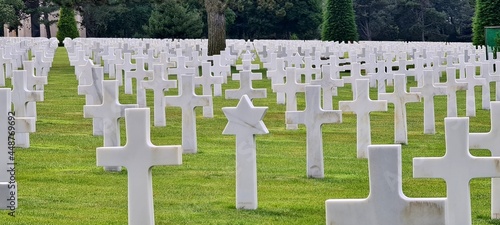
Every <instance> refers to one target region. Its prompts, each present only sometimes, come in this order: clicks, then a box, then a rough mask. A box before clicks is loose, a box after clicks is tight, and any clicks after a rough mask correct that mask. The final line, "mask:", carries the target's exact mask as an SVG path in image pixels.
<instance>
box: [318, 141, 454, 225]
mask: <svg viewBox="0 0 500 225" xmlns="http://www.w3.org/2000/svg"><path fill="white" fill-rule="evenodd" d="M368 149H369V155H368V168H369V174H370V194H369V195H368V198H366V199H331V200H327V201H326V203H325V205H326V224H335V225H356V224H359V225H361V224H363V225H364V224H366V225H368V224H373V225H375V224H376V225H443V224H444V223H445V199H443V198H408V197H406V196H405V195H404V193H403V188H402V169H401V146H400V145H371V146H369V147H368Z"/></svg>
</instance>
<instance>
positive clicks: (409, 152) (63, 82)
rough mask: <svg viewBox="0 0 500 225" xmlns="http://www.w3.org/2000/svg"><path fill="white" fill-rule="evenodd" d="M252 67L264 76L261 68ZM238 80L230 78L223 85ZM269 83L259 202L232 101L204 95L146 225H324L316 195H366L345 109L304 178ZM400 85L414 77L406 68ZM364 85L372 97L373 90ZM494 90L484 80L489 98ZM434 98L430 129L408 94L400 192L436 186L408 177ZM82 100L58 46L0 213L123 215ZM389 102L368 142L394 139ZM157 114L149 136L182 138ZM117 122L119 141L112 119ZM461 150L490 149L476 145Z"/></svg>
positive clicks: (302, 154)
mask: <svg viewBox="0 0 500 225" xmlns="http://www.w3.org/2000/svg"><path fill="white" fill-rule="evenodd" d="M261 72H264V77H265V71H261ZM343 75H347V74H343ZM238 85H239V84H238V83H237V81H230V82H229V84H227V85H224V86H223V87H224V89H228V88H230V89H234V88H237V87H238ZM270 86H271V85H270V81H269V80H268V79H263V80H262V81H254V88H267V91H268V98H267V99H255V100H254V101H253V103H254V105H255V106H267V107H269V109H268V111H267V114H266V115H265V117H264V122H265V124H266V126H267V128H268V129H269V131H270V133H269V134H267V135H258V136H257V137H256V138H257V165H258V199H259V208H258V209H257V210H254V211H246V210H237V209H235V137H234V136H231V135H222V131H223V129H224V127H225V125H226V123H227V119H226V117H225V116H224V114H223V113H222V110H221V108H222V107H234V106H236V104H237V103H238V100H226V99H225V98H224V97H214V99H213V102H214V114H215V116H214V118H203V117H202V109H201V108H197V109H196V112H197V133H198V153H197V154H188V155H183V163H182V165H181V166H157V167H154V168H153V192H154V206H155V222H156V224H323V223H325V206H324V205H325V200H327V199H335V198H337V199H344V198H347V199H350V198H353V199H354V198H366V197H367V196H368V193H369V184H368V161H367V160H366V159H357V158H356V116H355V115H354V114H348V113H344V114H343V123H341V124H325V125H324V126H323V143H324V160H325V162H324V163H325V178H324V179H311V178H307V176H306V150H305V148H306V130H305V127H304V126H303V125H300V127H299V129H298V130H286V129H285V115H284V114H285V106H284V105H278V104H276V95H275V94H274V93H272V91H271V88H270ZM409 86H415V82H414V81H413V80H411V79H410V81H409ZM391 89H392V87H390V88H388V92H391V91H392V90H391ZM120 90H121V94H120V101H121V102H122V103H124V104H130V103H135V96H133V95H125V94H123V87H121V88H120ZM371 91H372V92H371V94H372V99H376V90H375V89H372V90H371ZM480 91H481V90H480V88H478V89H476V96H477V100H476V104H477V108H478V111H477V117H474V118H471V119H470V131H471V132H488V131H489V129H490V114H489V111H486V110H482V109H480V108H481V101H480V97H479V96H480ZM494 91H495V90H494V88H492V97H493V96H494V94H493V93H494ZM175 92H176V90H175V89H173V90H171V91H170V92H169V93H168V94H169V95H171V94H175ZM197 92H198V93H199V94H200V93H201V89H200V88H198V89H197ZM147 96H148V106H150V107H152V106H153V93H152V92H150V91H148V92H147ZM297 96H298V103H299V106H298V108H299V109H304V107H305V105H304V101H305V100H304V94H303V93H301V94H298V95H297ZM351 99H352V93H351V90H350V85H346V87H344V88H340V90H339V96H338V97H334V107H335V108H338V101H340V100H347V101H349V100H351ZM492 99H493V98H492ZM435 101H436V104H435V107H436V131H437V133H436V134H435V135H424V134H423V103H410V104H408V105H407V106H408V109H407V112H408V133H409V134H408V136H409V144H408V145H405V146H403V151H402V154H403V155H402V156H403V157H402V165H403V175H402V176H403V191H404V193H405V194H406V195H407V196H409V197H445V195H446V188H445V182H444V181H443V180H440V179H413V178H412V177H413V175H412V159H413V158H414V157H429V156H443V155H444V153H445V139H444V137H445V134H444V117H445V116H446V98H445V97H436V98H435ZM84 103H85V99H84V96H79V95H77V80H76V78H75V75H74V69H73V68H72V67H70V66H69V62H68V58H67V54H66V50H65V49H63V48H59V49H58V50H57V54H56V58H55V59H54V63H53V67H52V69H51V71H50V74H49V84H48V85H47V86H45V101H44V102H41V103H38V105H37V106H38V108H37V111H38V121H37V132H36V133H33V134H31V147H30V148H29V149H17V151H16V163H17V166H16V178H17V182H18V184H19V189H18V190H19V195H18V197H19V202H18V204H19V208H18V209H17V210H16V217H15V218H13V217H10V216H8V215H7V213H8V211H2V212H1V213H0V221H2V222H0V224H37V225H38V224H127V215H128V212H127V172H126V170H123V171H122V172H119V173H110V172H105V171H104V170H103V169H102V167H97V166H96V159H95V156H96V153H95V149H96V147H100V146H102V144H103V139H102V137H95V136H93V135H92V120H91V119H85V118H83V105H84ZM458 106H459V110H458V111H459V116H465V92H464V91H461V92H459V93H458ZM152 112H153V110H151V113H152ZM393 113H394V111H393V106H392V104H389V111H388V112H373V113H372V114H371V128H372V143H373V144H391V143H393V139H394V124H393V121H394V114H393ZM166 117H167V126H166V127H151V137H152V142H153V143H154V144H156V145H179V144H181V111H180V109H178V108H167V112H166ZM151 121H153V115H151ZM121 129H122V130H121V132H122V138H121V142H122V145H123V144H125V143H126V137H125V126H124V120H123V119H122V120H121ZM471 152H472V153H473V154H474V155H476V156H488V155H490V153H489V151H486V150H474V151H471ZM464 166H465V165H464ZM457 176H459V174H457ZM470 188H471V196H470V198H471V201H472V218H473V223H474V224H500V223H499V222H498V221H493V220H490V219H489V218H490V179H474V180H472V181H471V183H470ZM467 197H468V196H464V198H467ZM380 207H383V206H380ZM359 216H363V212H360V215H359Z"/></svg>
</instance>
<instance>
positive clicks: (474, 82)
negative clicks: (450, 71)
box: [459, 65, 486, 117]
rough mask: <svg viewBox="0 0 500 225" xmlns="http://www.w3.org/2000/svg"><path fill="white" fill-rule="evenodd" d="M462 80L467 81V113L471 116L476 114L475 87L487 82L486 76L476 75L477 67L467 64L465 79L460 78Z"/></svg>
mask: <svg viewBox="0 0 500 225" xmlns="http://www.w3.org/2000/svg"><path fill="white" fill-rule="evenodd" d="M459 81H461V82H465V83H467V84H468V85H469V86H468V87H467V97H466V107H465V110H466V111H465V115H466V116H470V117H475V116H476V94H475V87H476V86H481V85H484V84H485V83H486V80H485V79H484V78H479V77H477V76H476V67H475V66H474V65H466V66H465V79H459Z"/></svg>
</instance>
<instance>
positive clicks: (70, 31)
mask: <svg viewBox="0 0 500 225" xmlns="http://www.w3.org/2000/svg"><path fill="white" fill-rule="evenodd" d="M57 29H58V31H57V35H56V36H57V40H59V44H60V45H62V42H63V40H64V38H67V37H69V38H76V37H79V36H80V34H79V33H78V27H77V26H76V20H75V11H74V10H73V9H72V8H69V7H66V6H62V7H61V11H60V17H59V22H58V23H57Z"/></svg>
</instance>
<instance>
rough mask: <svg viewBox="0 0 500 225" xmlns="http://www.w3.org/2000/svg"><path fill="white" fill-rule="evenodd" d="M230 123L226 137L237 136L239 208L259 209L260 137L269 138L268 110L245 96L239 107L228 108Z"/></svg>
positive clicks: (224, 109)
mask: <svg viewBox="0 0 500 225" xmlns="http://www.w3.org/2000/svg"><path fill="white" fill-rule="evenodd" d="M222 111H223V112H224V114H225V115H226V117H227V120H228V123H227V125H226V128H225V129H224V131H223V132H222V133H223V134H234V135H236V208H237V209H257V153H256V149H257V146H256V143H255V135H256V134H268V133H269V131H268V130H267V128H266V125H265V124H264V122H263V121H262V119H263V118H264V115H265V113H266V111H267V107H254V106H253V104H252V101H251V100H250V98H248V96H246V95H243V96H242V97H241V99H240V102H239V103H238V105H237V106H236V107H224V108H222Z"/></svg>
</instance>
